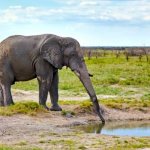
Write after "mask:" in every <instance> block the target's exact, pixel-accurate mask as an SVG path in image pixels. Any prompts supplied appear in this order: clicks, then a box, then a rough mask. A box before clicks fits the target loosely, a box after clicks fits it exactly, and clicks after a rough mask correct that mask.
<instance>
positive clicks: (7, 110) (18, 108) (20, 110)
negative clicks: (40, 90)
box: [0, 101, 47, 116]
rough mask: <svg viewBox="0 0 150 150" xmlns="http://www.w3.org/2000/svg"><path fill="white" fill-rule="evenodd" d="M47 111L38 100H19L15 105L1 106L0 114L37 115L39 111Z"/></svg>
mask: <svg viewBox="0 0 150 150" xmlns="http://www.w3.org/2000/svg"><path fill="white" fill-rule="evenodd" d="M39 112H40V113H41V112H47V111H46V110H45V109H44V108H42V107H41V106H39V105H38V104H37V103H36V102H32V101H27V102H17V103H16V104H15V105H11V106H8V107H0V115H3V116H11V115H14V114H27V115H32V116H33V115H36V114H37V113H39Z"/></svg>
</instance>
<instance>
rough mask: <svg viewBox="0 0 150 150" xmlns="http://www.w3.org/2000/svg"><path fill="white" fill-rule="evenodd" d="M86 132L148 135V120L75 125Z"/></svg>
mask: <svg viewBox="0 0 150 150" xmlns="http://www.w3.org/2000/svg"><path fill="white" fill-rule="evenodd" d="M76 128H78V129H79V130H82V131H84V132H86V133H95V134H105V135H115V136H150V121H147V122H143V121H129V122H109V123H106V124H105V125H102V124H97V123H92V124H89V125H82V126H78V127H76Z"/></svg>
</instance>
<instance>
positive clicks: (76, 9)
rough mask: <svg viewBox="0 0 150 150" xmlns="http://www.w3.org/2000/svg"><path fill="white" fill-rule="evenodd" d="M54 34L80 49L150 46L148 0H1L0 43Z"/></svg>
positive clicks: (149, 7)
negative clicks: (12, 37) (72, 40)
mask: <svg viewBox="0 0 150 150" xmlns="http://www.w3.org/2000/svg"><path fill="white" fill-rule="evenodd" d="M45 33H49V34H56V35H59V36H65V37H73V38H75V39H77V40H78V41H79V42H80V44H81V46H150V0H3V1H1V3H0V41H2V40H3V39H5V38H6V37H8V36H10V35H17V34H19V35H37V34H45Z"/></svg>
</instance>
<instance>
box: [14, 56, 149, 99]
mask: <svg viewBox="0 0 150 150" xmlns="http://www.w3.org/2000/svg"><path fill="white" fill-rule="evenodd" d="M85 60H86V64H87V67H88V70H89V72H90V73H91V74H93V75H94V77H93V78H91V79H92V82H93V85H94V88H95V90H96V93H97V95H115V96H118V97H124V96H126V97H130V96H132V95H135V96H136V95H137V97H136V98H138V99H142V100H150V88H149V87H150V63H147V62H146V60H145V58H143V59H142V61H141V62H140V61H139V59H138V58H137V57H132V58H131V59H130V60H129V61H128V62H127V61H126V59H125V56H121V57H119V58H116V57H115V56H112V55H107V56H106V57H100V58H98V59H96V58H92V59H91V60H88V59H87V58H85ZM59 77H60V78H59V80H60V82H59V91H60V94H63V95H66V96H68V95H69V96H76V95H81V96H82V95H84V94H85V93H86V91H85V89H84V87H83V86H82V84H81V83H80V81H79V79H78V78H77V77H76V76H75V75H74V73H73V72H71V70H70V69H69V68H68V69H66V68H63V69H62V70H60V71H59ZM13 88H14V89H21V90H38V85H37V81H36V79H35V80H31V81H28V82H18V83H16V84H15V85H14V86H13ZM138 95H139V96H140V97H139V96H138Z"/></svg>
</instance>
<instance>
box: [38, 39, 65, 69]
mask: <svg viewBox="0 0 150 150" xmlns="http://www.w3.org/2000/svg"><path fill="white" fill-rule="evenodd" d="M40 53H41V55H42V57H43V58H44V59H45V60H46V61H48V62H49V63H51V64H52V65H53V66H54V67H55V68H58V69H61V68H62V67H63V52H62V50H61V45H60V44H59V41H58V39H57V38H48V39H46V40H45V41H44V42H43V44H42V46H41V49H40Z"/></svg>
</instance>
